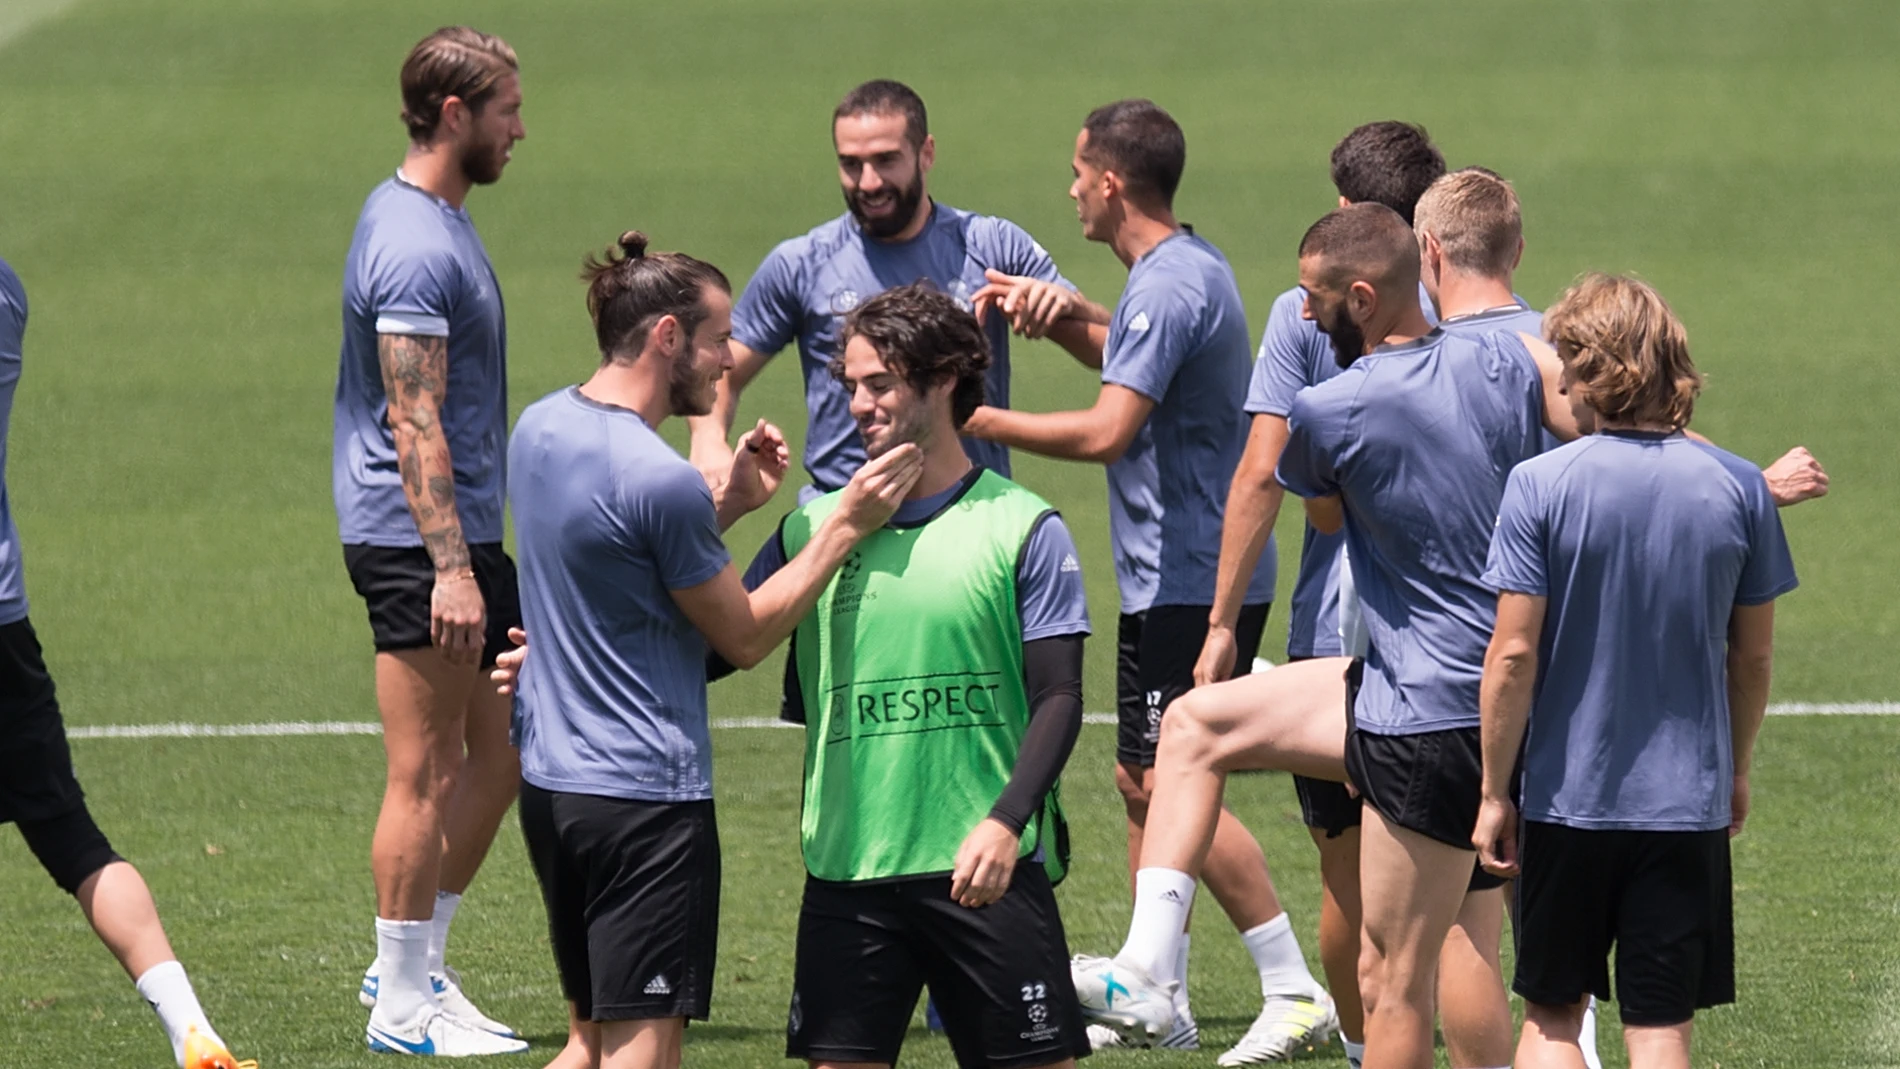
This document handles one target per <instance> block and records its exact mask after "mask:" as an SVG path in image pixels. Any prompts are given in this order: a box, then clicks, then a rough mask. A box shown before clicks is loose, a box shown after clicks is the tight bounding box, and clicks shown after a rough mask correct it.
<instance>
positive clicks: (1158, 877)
mask: <svg viewBox="0 0 1900 1069" xmlns="http://www.w3.org/2000/svg"><path fill="white" fill-rule="evenodd" d="M1193 904H1194V877H1192V876H1189V875H1188V874H1187V873H1185V872H1179V871H1177V870H1175V869H1159V868H1156V869H1139V870H1137V871H1136V872H1135V915H1134V917H1133V918H1132V919H1130V920H1129V922H1128V940H1127V941H1126V942H1124V943H1123V944H1122V948H1121V951H1120V952H1119V953H1117V954H1116V955H1115V958H1116V960H1117V961H1122V962H1126V963H1127V964H1130V965H1133V966H1135V967H1136V968H1139V969H1140V970H1142V971H1143V972H1145V973H1147V974H1148V975H1149V977H1150V978H1152V979H1155V980H1160V981H1163V982H1166V981H1167V980H1168V979H1169V978H1170V977H1171V976H1172V975H1173V972H1174V966H1175V961H1176V959H1177V958H1178V957H1179V956H1180V953H1181V952H1180V950H1179V949H1178V948H1179V946H1180V940H1181V929H1182V928H1184V927H1186V925H1187V916H1188V907H1189V906H1191V905H1193Z"/></svg>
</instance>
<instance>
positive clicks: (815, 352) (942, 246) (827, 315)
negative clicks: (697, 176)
mask: <svg viewBox="0 0 1900 1069" xmlns="http://www.w3.org/2000/svg"><path fill="white" fill-rule="evenodd" d="M831 134H832V144H833V147H834V148H835V149H836V150H837V158H838V181H839V184H840V185H841V186H842V187H843V190H844V201H845V207H846V209H847V210H846V212H845V214H843V215H841V216H839V217H838V218H836V219H833V220H831V221H830V222H828V223H825V224H823V225H822V226H819V227H816V228H815V229H813V230H811V231H810V232H809V233H806V234H804V235H801V236H799V237H795V238H792V239H790V240H789V241H785V242H783V243H781V244H780V245H779V246H778V247H777V248H775V249H773V250H772V251H771V253H770V254H769V255H767V256H766V258H765V262H763V263H761V264H760V265H759V269H758V271H756V272H754V273H753V276H752V281H751V282H749V283H747V285H746V288H745V292H744V293H743V294H742V295H741V296H740V298H739V304H738V307H737V308H736V309H734V311H733V318H732V353H733V360H734V364H733V369H732V371H731V373H730V374H728V375H727V376H726V377H725V378H724V379H723V380H721V382H720V385H719V398H718V400H717V402H716V403H715V405H714V407H713V411H712V413H711V414H710V415H708V416H706V417H703V418H699V419H695V420H690V421H689V422H690V423H691V425H692V428H693V463H694V465H695V466H696V467H698V468H699V469H700V471H701V472H702V473H704V474H705V475H706V476H707V479H708V481H710V482H713V483H715V484H716V483H717V482H718V480H719V479H721V478H723V477H724V475H725V472H726V471H727V470H728V468H729V467H730V465H731V461H732V450H731V448H730V447H729V446H728V445H727V442H726V436H727V434H728V433H729V432H730V431H731V428H732V420H733V415H734V413H735V412H737V411H738V406H739V397H740V395H741V394H742V393H743V392H744V390H745V388H746V385H747V384H748V383H750V382H751V381H752V379H753V378H754V377H755V376H757V375H758V374H759V372H760V371H762V370H763V369H764V368H765V365H766V362H767V361H769V360H771V359H772V357H773V356H774V355H775V354H776V353H778V352H779V350H781V349H783V348H785V347H786V346H787V345H790V344H792V343H793V342H797V344H798V355H799V365H800V371H801V373H802V374H803V375H804V379H805V402H806V406H807V408H808V409H809V411H810V417H811V423H810V426H809V427H808V428H807V430H806V434H805V470H806V471H807V472H809V473H810V475H811V488H810V489H808V490H807V491H805V492H804V493H803V495H802V499H804V500H809V499H810V498H812V497H815V496H817V495H818V494H820V493H826V492H829V491H832V490H836V489H838V488H839V487H841V486H843V485H844V484H845V482H846V481H847V480H849V479H850V478H851V473H852V472H854V471H856V470H857V469H858V466H859V465H860V464H862V463H864V449H863V446H862V445H861V444H860V442H859V440H858V433H857V428H856V426H855V425H854V424H853V421H852V419H851V413H850V410H849V399H848V398H847V397H846V396H845V395H844V394H843V393H841V392H840V391H839V390H838V388H837V383H835V382H833V381H832V379H831V376H830V374H829V372H828V371H827V370H826V369H827V368H828V367H829V366H830V364H831V361H832V360H833V359H834V358H836V357H837V356H838V354H839V352H840V351H841V349H840V337H841V327H842V324H843V317H844V316H845V315H846V314H847V313H849V312H850V311H851V310H852V309H853V308H855V307H856V306H858V305H859V304H861V303H863V302H865V301H868V300H870V299H871V298H872V297H875V296H876V295H878V294H879V293H882V292H884V291H885V290H887V289H890V288H891V287H893V286H904V285H909V284H911V283H913V282H917V281H918V280H920V279H921V280H926V281H928V282H929V283H930V284H931V285H933V286H935V287H936V288H937V289H939V290H941V291H943V292H944V293H947V294H949V295H950V296H951V298H953V299H954V300H956V301H957V303H958V304H959V305H960V306H961V307H963V308H965V309H966V310H967V309H971V308H972V307H973V306H977V305H980V303H981V301H980V295H981V294H982V293H983V291H984V289H985V287H986V286H988V285H989V284H990V283H991V281H992V279H993V278H995V277H1000V276H1004V275H1008V276H1023V277H1027V278H1031V279H1034V280H1038V281H1042V282H1047V283H1053V284H1055V285H1056V286H1057V287H1059V288H1060V289H1062V290H1063V291H1065V292H1071V291H1072V290H1073V287H1072V286H1071V285H1070V283H1069V282H1068V281H1067V280H1065V279H1064V278H1063V277H1062V275H1061V273H1060V272H1058V271H1057V270H1056V265H1055V261H1054V260H1051V259H1050V258H1049V254H1048V253H1047V252H1046V251H1044V250H1043V247H1042V246H1041V245H1039V244H1037V243H1036V241H1035V239H1034V238H1032V237H1030V236H1029V234H1028V233H1027V232H1025V231H1024V230H1023V229H1022V228H1021V227H1019V226H1017V225H1016V224H1014V223H1012V222H1009V221H1008V220H1006V219H999V218H997V217H995V216H990V215H978V214H976V213H974V212H966V211H962V210H960V209H957V208H952V207H950V206H949V205H947V204H940V203H938V202H937V201H935V200H933V199H932V198H931V196H930V194H929V191H928V188H927V179H928V176H929V174H930V169H931V167H932V165H934V164H935V162H936V158H937V142H936V139H935V138H934V137H932V136H931V133H930V123H929V117H928V114H927V113H926V112H925V110H924V102H923V99H922V98H920V97H919V96H918V95H917V94H916V93H915V92H913V91H912V90H911V89H910V87H909V86H906V85H904V84H902V83H900V82H893V81H885V80H879V81H871V82H865V83H864V84H863V85H860V86H858V87H857V88H856V89H853V90H852V91H851V92H850V93H847V94H846V95H845V98H844V99H843V100H842V101H840V102H839V104H838V107H837V110H836V111H834V112H833V113H832V122H831ZM1092 307H1093V306H1090V305H1088V304H1087V302H1076V301H1073V300H1069V301H1061V302H1058V301H1055V300H1052V299H1050V300H1043V301H1041V302H1038V303H1036V304H1035V305H1034V306H1033V307H1030V308H1027V309H1024V310H1022V311H1017V310H1016V309H1014V307H1012V309H1011V310H1012V311H1013V312H1016V314H1015V315H1014V316H1013V317H1012V318H1011V319H1010V320H1006V319H1005V318H1004V317H1003V316H987V317H985V318H986V319H987V322H986V323H985V325H984V334H985V336H986V338H987V340H988V343H989V348H990V354H991V362H990V367H989V371H988V373H987V374H986V376H985V379H984V387H985V395H986V398H987V402H988V403H989V404H993V405H1003V406H1007V405H1008V404H1009V336H1010V329H1011V327H1012V326H1014V327H1015V328H1016V329H1017V330H1018V331H1019V332H1020V333H1023V334H1025V335H1027V336H1032V337H1033V336H1042V335H1044V334H1047V336H1048V337H1050V338H1051V339H1052V340H1054V341H1057V342H1058V343H1060V344H1062V345H1063V346H1064V347H1065V348H1067V349H1069V351H1070V352H1071V353H1074V354H1076V356H1077V358H1078V359H1093V360H1095V361H1096V362H1097V363H1099V362H1100V359H1101V358H1100V346H1099V337H1098V339H1097V341H1098V344H1096V345H1095V346H1093V347H1091V346H1090V344H1089V338H1088V334H1089V327H1088V325H1087V324H1086V323H1085V322H1083V321H1082V320H1081V319H1080V318H1066V317H1068V316H1069V314H1070V313H1071V311H1073V310H1076V309H1081V310H1087V309H1089V308H1092ZM1098 311H1099V309H1098ZM1096 330H1097V332H1098V334H1099V330H1100V328H1096ZM964 448H965V451H966V452H967V453H968V454H969V456H970V459H971V461H973V462H974V463H977V464H980V465H982V466H983V467H986V468H989V469H990V470H991V471H994V472H996V473H997V474H999V475H1008V474H1009V451H1008V450H1007V449H1005V448H1003V447H1002V446H999V445H995V444H993V443H989V442H979V441H973V440H967V439H966V440H965V442H964Z"/></svg>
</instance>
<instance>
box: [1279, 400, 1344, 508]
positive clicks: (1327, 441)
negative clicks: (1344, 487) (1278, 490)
mask: <svg viewBox="0 0 1900 1069" xmlns="http://www.w3.org/2000/svg"><path fill="white" fill-rule="evenodd" d="M1286 422H1287V440H1286V448H1285V449H1283V450H1281V451H1280V464H1279V467H1277V468H1275V469H1274V472H1273V474H1274V477H1275V478H1277V479H1279V480H1280V485H1282V486H1284V487H1286V488H1287V489H1288V490H1291V491H1293V493H1295V494H1297V495H1299V496H1300V497H1325V496H1327V495H1328V494H1336V493H1338V492H1339V473H1338V470H1337V468H1338V458H1337V457H1336V456H1335V455H1334V451H1335V450H1337V449H1339V448H1341V446H1342V445H1343V443H1344V441H1345V435H1344V434H1343V433H1341V431H1342V429H1343V428H1342V426H1341V424H1343V422H1344V421H1343V420H1341V419H1339V418H1338V417H1336V416H1335V415H1334V414H1332V413H1330V412H1328V411H1327V410H1326V407H1325V406H1324V405H1321V404H1317V403H1315V401H1314V399H1313V395H1312V392H1311V391H1305V392H1302V393H1300V394H1299V395H1298V396H1296V397H1294V399H1293V404H1292V406H1291V407H1290V408H1289V410H1288V411H1287V414H1286Z"/></svg>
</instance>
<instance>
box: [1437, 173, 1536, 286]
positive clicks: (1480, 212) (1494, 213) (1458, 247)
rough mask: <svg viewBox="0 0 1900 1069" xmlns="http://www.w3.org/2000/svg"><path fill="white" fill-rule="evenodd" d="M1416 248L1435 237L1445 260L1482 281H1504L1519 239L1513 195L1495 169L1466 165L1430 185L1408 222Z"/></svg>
mask: <svg viewBox="0 0 1900 1069" xmlns="http://www.w3.org/2000/svg"><path fill="white" fill-rule="evenodd" d="M1412 229H1413V230H1414V231H1416V232H1417V233H1418V244H1419V247H1420V248H1423V247H1424V246H1425V235H1426V234H1430V235H1432V236H1433V237H1435V238H1437V239H1438V244H1439V247H1441V248H1443V249H1444V250H1445V262H1446V263H1449V264H1450V265H1451V266H1452V267H1454V268H1457V269H1458V270H1460V271H1464V272H1467V273H1469V274H1473V275H1478V276H1480V277H1482V278H1493V279H1508V278H1510V277H1511V271H1512V269H1513V268H1515V267H1516V266H1517V250H1518V247H1519V244H1520V243H1521V242H1522V241H1523V240H1524V216H1523V214H1522V213H1521V211H1520V210H1519V208H1518V204H1517V191H1516V190H1514V189H1512V188H1511V183H1509V182H1507V181H1505V180H1504V178H1503V177H1502V176H1500V175H1499V174H1498V173H1497V172H1496V171H1491V170H1487V169H1485V168H1483V167H1467V168H1465V169H1464V170H1462V171H1453V172H1452V173H1450V174H1448V175H1446V176H1445V177H1443V178H1440V179H1439V180H1438V181H1436V182H1433V183H1432V186H1431V188H1430V189H1427V190H1426V191H1425V195H1424V196H1422V197H1420V198H1419V199H1418V211H1417V213H1416V216H1415V218H1414V219H1413V221H1412Z"/></svg>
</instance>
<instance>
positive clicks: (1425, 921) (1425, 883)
mask: <svg viewBox="0 0 1900 1069" xmlns="http://www.w3.org/2000/svg"><path fill="white" fill-rule="evenodd" d="M1476 860H1477V858H1476V854H1475V853H1474V852H1473V851H1471V850H1460V849H1458V848H1457V847H1455V846H1449V845H1447V844H1445V843H1441V842H1439V841H1437V840H1435V839H1431V838H1428V837H1427V836H1424V835H1420V834H1419V833H1417V832H1415V831H1411V830H1409V829H1406V828H1402V827H1399V826H1398V825H1396V824H1393V823H1391V822H1389V821H1387V820H1386V819H1385V817H1384V816H1382V815H1380V813H1379V811H1378V810H1376V809H1374V808H1373V807H1371V806H1367V807H1366V809H1365V823H1364V825H1363V826H1362V827H1361V831H1360V859H1359V886H1360V894H1361V903H1362V908H1363V910H1364V915H1365V920H1364V924H1365V945H1364V949H1363V950H1362V951H1361V954H1360V959H1359V997H1360V998H1362V999H1364V1000H1365V1006H1366V1059H1365V1063H1364V1065H1365V1069H1432V1059H1433V1049H1432V1036H1433V1028H1432V1024H1433V1017H1434V1016H1435V1014H1434V1010H1435V1006H1434V1001H1435V1000H1434V998H1433V995H1434V989H1435V987H1436V981H1437V976H1438V962H1439V957H1440V950H1441V949H1442V948H1443V946H1444V944H1445V937H1446V936H1447V935H1448V934H1450V932H1451V927H1452V924H1453V923H1454V922H1455V921H1456V920H1457V919H1458V915H1459V913H1460V911H1461V910H1462V909H1463V907H1464V900H1465V887H1466V885H1467V884H1468V883H1469V882H1470V880H1471V871H1472V867H1473V866H1474V864H1475V863H1476Z"/></svg>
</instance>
